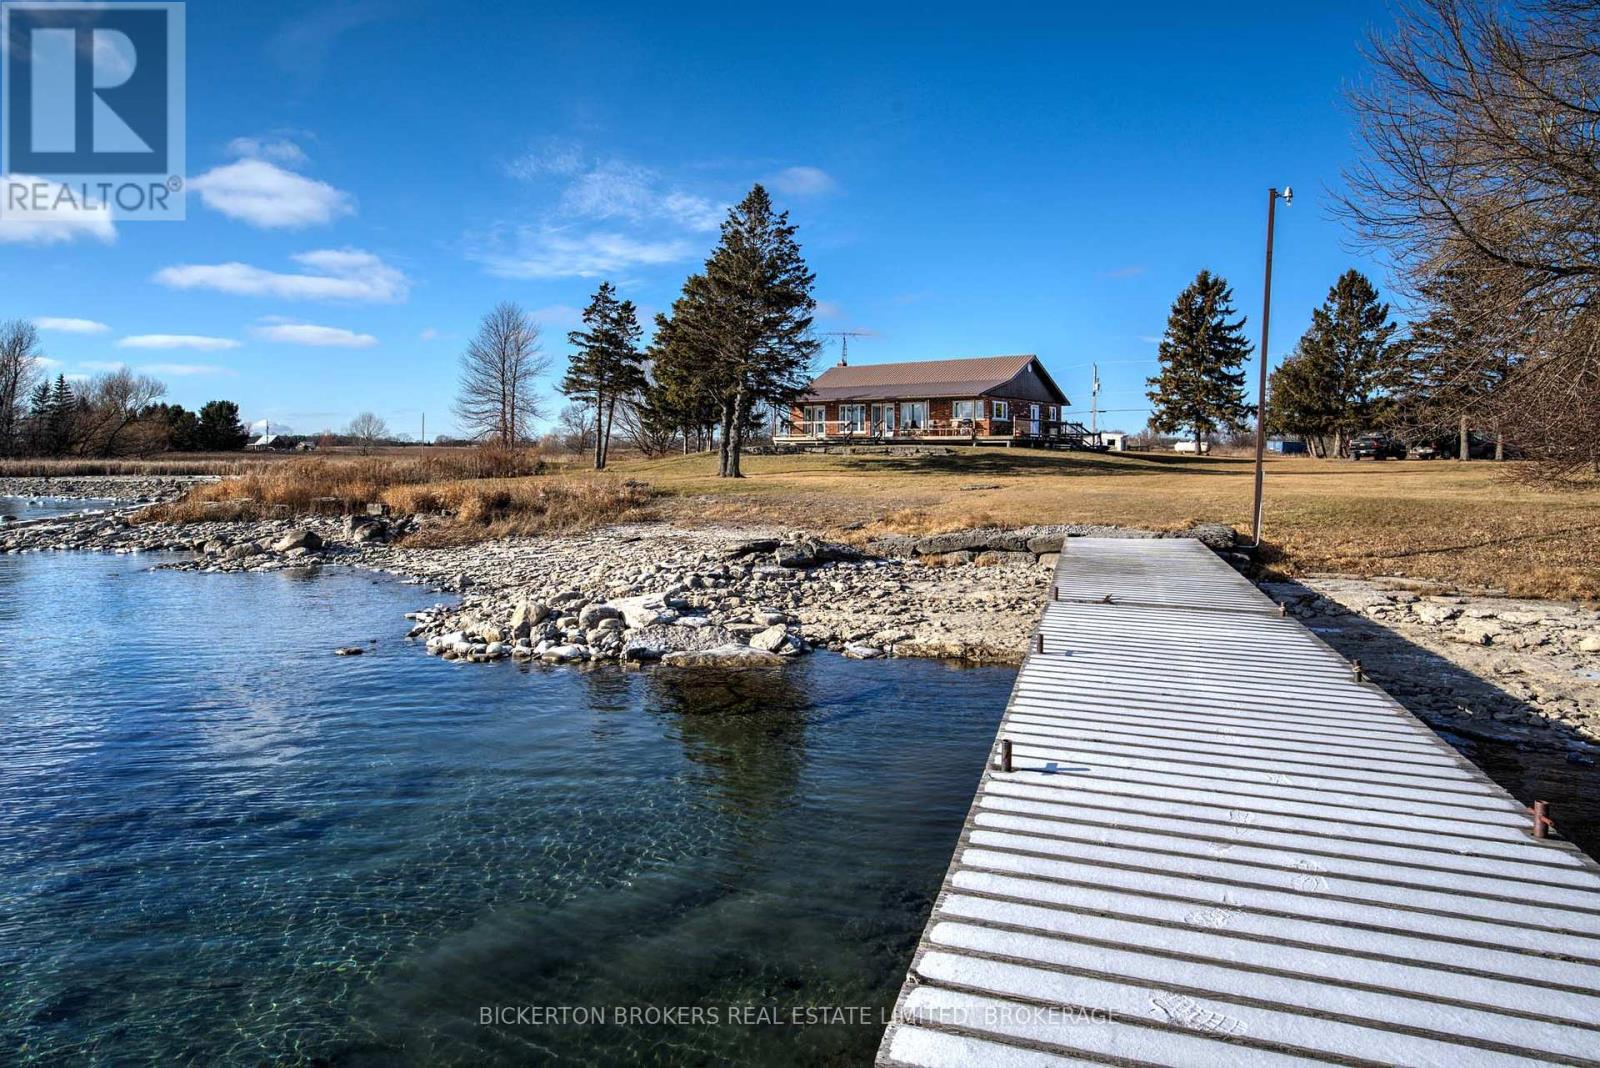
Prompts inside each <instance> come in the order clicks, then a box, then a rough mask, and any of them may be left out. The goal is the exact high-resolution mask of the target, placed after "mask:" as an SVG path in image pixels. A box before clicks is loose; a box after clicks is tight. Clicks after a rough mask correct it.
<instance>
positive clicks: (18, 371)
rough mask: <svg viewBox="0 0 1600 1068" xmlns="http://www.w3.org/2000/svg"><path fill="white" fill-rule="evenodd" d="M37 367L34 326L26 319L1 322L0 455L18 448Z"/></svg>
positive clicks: (9, 453) (7, 454)
mask: <svg viewBox="0 0 1600 1068" xmlns="http://www.w3.org/2000/svg"><path fill="white" fill-rule="evenodd" d="M40 366H41V365H40V363H39V331H38V330H36V329H35V328H34V325H33V324H32V323H31V322H29V321H28V320H26V319H12V320H11V321H10V322H6V323H0V456H9V455H11V454H12V453H13V452H16V451H17V450H18V448H19V447H20V445H21V439H22V434H21V429H22V418H23V409H24V405H25V404H26V401H27V397H28V391H29V390H31V389H32V388H33V383H34V379H35V378H36V377H37V376H38V373H39V368H40Z"/></svg>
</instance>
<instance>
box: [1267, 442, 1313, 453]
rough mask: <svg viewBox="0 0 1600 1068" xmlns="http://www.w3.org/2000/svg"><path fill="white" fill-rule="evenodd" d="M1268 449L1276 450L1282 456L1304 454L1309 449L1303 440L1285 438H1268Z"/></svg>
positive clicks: (1269, 450)
mask: <svg viewBox="0 0 1600 1068" xmlns="http://www.w3.org/2000/svg"><path fill="white" fill-rule="evenodd" d="M1267 451H1268V452H1275V453H1278V454H1279V455H1282V456H1304V455H1305V454H1306V453H1307V452H1308V451H1309V450H1308V449H1307V448H1306V443H1305V442H1303V441H1289V440H1287V439H1285V438H1268V439H1267Z"/></svg>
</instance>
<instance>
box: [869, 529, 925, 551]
mask: <svg viewBox="0 0 1600 1068" xmlns="http://www.w3.org/2000/svg"><path fill="white" fill-rule="evenodd" d="M866 548H867V552H869V553H871V554H872V555H873V556H890V557H905V556H915V555H916V552H917V539H916V538H914V537H912V536H911V535H909V534H885V535H883V536H881V537H879V538H876V539H874V540H873V541H869V542H868V543H867V547H866Z"/></svg>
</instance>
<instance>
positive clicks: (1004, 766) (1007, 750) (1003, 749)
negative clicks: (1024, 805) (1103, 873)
mask: <svg viewBox="0 0 1600 1068" xmlns="http://www.w3.org/2000/svg"><path fill="white" fill-rule="evenodd" d="M1000 770H1001V771H1007V772H1009V771H1011V770H1012V769H1011V739H1010V738H1002V739H1000ZM1543 803H1544V802H1542V801H1541V802H1540V804H1543ZM1540 837H1541V838H1542V837H1544V836H1543V835H1540Z"/></svg>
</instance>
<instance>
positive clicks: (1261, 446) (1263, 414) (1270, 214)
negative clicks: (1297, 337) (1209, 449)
mask: <svg viewBox="0 0 1600 1068" xmlns="http://www.w3.org/2000/svg"><path fill="white" fill-rule="evenodd" d="M1279 197H1282V198H1283V206H1284V207H1288V206H1289V205H1290V204H1292V203H1294V190H1293V189H1291V188H1289V187H1288V186H1284V187H1283V192H1281V193H1280V192H1278V190H1276V189H1269V190H1267V280H1266V283H1265V284H1264V285H1263V286H1262V288H1261V376H1260V383H1259V385H1258V387H1257V390H1256V499H1255V508H1254V509H1252V511H1251V513H1250V514H1251V515H1252V516H1253V517H1254V518H1253V534H1254V539H1253V540H1252V542H1251V544H1250V547H1251V548H1252V549H1257V548H1260V547H1261V481H1262V476H1263V475H1264V474H1265V467H1266V460H1267V331H1268V328H1269V327H1270V326H1271V325H1272V227H1273V223H1274V222H1275V221H1276V220H1277V217H1278V198H1279Z"/></svg>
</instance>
